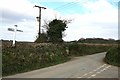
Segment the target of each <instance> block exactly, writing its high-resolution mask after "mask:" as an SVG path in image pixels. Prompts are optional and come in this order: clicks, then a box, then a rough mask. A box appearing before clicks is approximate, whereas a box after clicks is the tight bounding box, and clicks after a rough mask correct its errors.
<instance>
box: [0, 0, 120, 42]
mask: <svg viewBox="0 0 120 80" xmlns="http://www.w3.org/2000/svg"><path fill="white" fill-rule="evenodd" d="M118 1H120V0H60V1H57V0H1V2H0V23H1V24H0V39H4V40H12V39H13V34H14V32H10V31H8V30H7V29H8V28H14V25H18V29H19V30H23V32H17V37H16V40H17V41H34V40H35V39H36V36H37V34H38V22H37V20H36V17H37V16H38V13H39V9H38V8H34V7H33V6H34V5H38V6H44V7H46V8H47V9H46V10H42V25H44V21H43V20H46V21H49V20H52V19H54V18H57V19H72V22H71V23H70V24H68V28H67V30H66V31H65V34H66V36H65V37H64V38H63V39H64V40H65V41H72V40H78V39H80V38H93V37H95V38H105V39H108V38H113V39H118Z"/></svg>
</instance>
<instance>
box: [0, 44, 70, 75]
mask: <svg viewBox="0 0 120 80" xmlns="http://www.w3.org/2000/svg"><path fill="white" fill-rule="evenodd" d="M2 51H3V53H2V58H3V60H2V63H3V65H2V70H3V71H2V74H3V76H6V75H12V74H16V73H21V72H26V71H30V70H34V69H40V68H43V67H47V66H51V65H55V64H58V63H62V62H65V61H67V60H69V58H68V57H67V56H66V52H65V48H64V47H63V46H62V45H61V46H58V45H48V46H47V45H46V46H41V45H39V46H35V47H34V46H32V45H27V44H24V43H23V44H18V45H17V46H16V48H12V47H7V48H3V50H2Z"/></svg>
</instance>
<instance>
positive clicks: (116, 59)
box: [105, 47, 120, 67]
mask: <svg viewBox="0 0 120 80" xmlns="http://www.w3.org/2000/svg"><path fill="white" fill-rule="evenodd" d="M119 50H120V48H119V47H112V48H111V49H110V50H109V51H108V52H107V54H106V56H105V62H107V63H108V64H111V65H114V66H119V67H120V51H119Z"/></svg>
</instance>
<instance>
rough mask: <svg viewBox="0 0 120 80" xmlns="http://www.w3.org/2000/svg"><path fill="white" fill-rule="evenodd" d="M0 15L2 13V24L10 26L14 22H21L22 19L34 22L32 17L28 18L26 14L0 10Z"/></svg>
mask: <svg viewBox="0 0 120 80" xmlns="http://www.w3.org/2000/svg"><path fill="white" fill-rule="evenodd" d="M0 13H2V16H1V17H0V18H2V19H1V20H2V22H3V24H11V23H15V22H21V21H23V20H24V19H26V20H34V17H33V16H29V15H27V14H23V13H16V12H13V11H10V10H6V9H4V10H0Z"/></svg>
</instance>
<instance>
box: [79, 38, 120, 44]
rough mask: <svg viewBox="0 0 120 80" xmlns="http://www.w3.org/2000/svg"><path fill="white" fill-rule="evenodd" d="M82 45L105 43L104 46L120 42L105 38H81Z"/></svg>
mask: <svg viewBox="0 0 120 80" xmlns="http://www.w3.org/2000/svg"><path fill="white" fill-rule="evenodd" d="M78 42H80V43H104V44H109V43H111V44H113V43H118V42H120V40H115V39H111V38H109V39H103V38H86V39H85V38H80V39H79V40H78Z"/></svg>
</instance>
